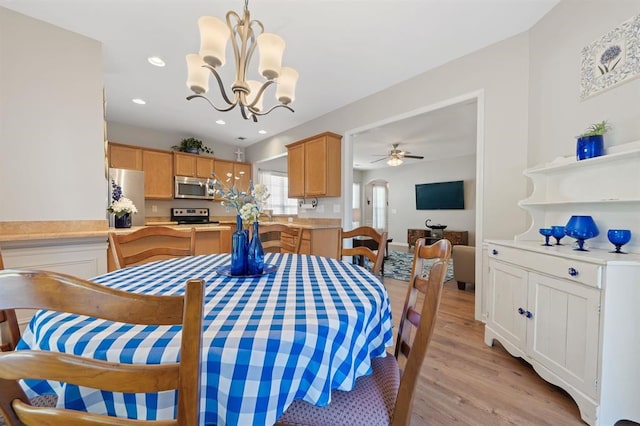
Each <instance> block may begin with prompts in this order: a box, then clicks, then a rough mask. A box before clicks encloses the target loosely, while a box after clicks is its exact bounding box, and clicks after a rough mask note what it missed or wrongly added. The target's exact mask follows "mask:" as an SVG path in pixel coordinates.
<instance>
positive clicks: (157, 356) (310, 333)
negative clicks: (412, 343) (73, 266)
mask: <svg viewBox="0 0 640 426" xmlns="http://www.w3.org/2000/svg"><path fill="white" fill-rule="evenodd" d="M229 262H230V257H229V255H228V254H222V255H205V256H194V257H186V258H177V259H171V260H166V261H160V262H154V263H149V264H145V265H141V266H137V267H130V268H125V269H120V270H118V271H114V272H111V273H108V274H105V275H101V276H99V277H96V278H95V279H94V281H96V282H98V283H102V284H104V285H108V286H110V287H113V288H118V289H121V290H127V291H131V292H136V293H149V294H182V293H183V292H184V285H185V283H186V281H187V280H188V279H191V278H197V279H203V280H205V282H206V297H205V308H204V312H205V318H204V335H203V358H202V394H201V398H202V399H201V407H200V408H201V410H202V413H203V415H202V416H201V421H202V424H207V425H208V424H217V425H271V424H273V423H274V422H275V421H276V420H277V419H278V417H280V415H281V414H282V413H283V412H284V411H285V410H286V408H287V407H288V406H289V405H290V404H291V402H292V401H293V400H294V399H304V400H305V401H308V402H310V403H312V404H315V405H319V406H324V405H326V404H328V403H329V402H330V401H331V390H332V389H340V390H350V389H352V388H353V385H354V384H355V380H356V378H357V377H359V376H362V375H366V374H370V373H371V362H370V359H371V358H374V357H380V356H384V355H385V348H386V347H388V346H391V345H392V343H393V335H392V321H391V306H390V304H389V298H388V295H387V292H386V290H385V289H384V286H383V285H382V283H381V282H380V281H379V280H378V279H377V278H376V277H374V276H373V275H371V274H370V273H369V272H367V271H365V270H364V269H363V268H361V267H359V266H356V265H352V264H349V263H347V262H342V261H338V260H335V259H330V258H325V257H318V256H307V255H292V254H272V253H268V254H267V255H266V257H265V262H266V263H270V264H274V265H277V271H276V272H275V273H272V274H269V275H263V276H261V277H257V278H233V277H227V276H224V275H221V274H219V273H217V272H216V269H217V268H218V267H221V266H224V265H228V264H229ZM180 330H181V327H179V326H177V327H175V326H174V327H169V326H132V325H125V324H121V323H113V322H109V321H102V320H96V319H93V318H87V317H83V316H78V315H70V314H61V313H55V312H46V311H41V312H38V313H37V314H36V315H35V316H34V318H33V319H32V321H31V323H30V324H29V327H28V329H27V330H26V331H25V333H24V335H23V339H22V341H21V343H20V344H19V347H18V349H27V348H32V349H44V350H53V351H60V352H68V353H74V354H76V355H83V356H88V357H94V358H99V359H104V360H108V361H117V362H132V363H151V364H153V363H161V362H175V361H176V359H178V356H179V347H180ZM25 388H26V389H25V390H26V391H27V394H28V396H34V395H36V394H39V393H40V394H41V393H51V391H53V392H55V393H57V394H58V395H59V398H60V404H62V405H64V406H65V407H67V408H74V409H81V410H88V411H92V412H98V413H109V414H112V415H118V416H124V417H138V418H148V419H156V418H158V419H159V418H171V417H173V416H174V410H175V405H176V394H175V392H174V391H169V392H161V393H158V394H112V393H107V392H100V391H96V390H93V389H88V388H79V387H77V386H74V385H68V384H64V383H57V382H42V381H38V382H36V381H27V382H26V384H25Z"/></svg>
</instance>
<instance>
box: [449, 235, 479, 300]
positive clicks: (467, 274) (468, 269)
mask: <svg viewBox="0 0 640 426" xmlns="http://www.w3.org/2000/svg"><path fill="white" fill-rule="evenodd" d="M451 260H453V279H454V280H456V281H457V282H458V289H459V290H464V289H465V288H466V285H467V283H468V284H474V285H475V283H476V248H475V247H473V246H464V245H455V246H453V248H452V249H451Z"/></svg>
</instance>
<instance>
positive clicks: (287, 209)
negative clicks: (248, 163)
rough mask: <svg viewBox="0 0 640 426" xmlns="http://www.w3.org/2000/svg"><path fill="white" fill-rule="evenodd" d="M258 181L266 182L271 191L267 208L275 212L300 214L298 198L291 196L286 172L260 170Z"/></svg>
mask: <svg viewBox="0 0 640 426" xmlns="http://www.w3.org/2000/svg"><path fill="white" fill-rule="evenodd" d="M258 182H260V183H263V184H265V185H266V186H267V188H269V192H270V193H271V196H270V197H269V199H268V200H267V205H266V206H265V209H268V210H271V211H273V214H298V200H296V199H295V198H289V179H288V178H287V174H286V173H283V172H276V171H270V170H258Z"/></svg>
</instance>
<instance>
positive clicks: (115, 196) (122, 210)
mask: <svg viewBox="0 0 640 426" xmlns="http://www.w3.org/2000/svg"><path fill="white" fill-rule="evenodd" d="M111 188H112V189H113V193H112V194H111V204H109V207H108V208H107V211H108V212H109V213H113V214H115V215H116V216H117V217H122V216H124V215H125V214H127V213H133V214H135V213H138V209H137V208H136V206H135V204H133V201H131V200H130V199H128V198H127V197H123V196H122V187H121V186H120V185H118V184H117V183H116V182H115V181H114V180H113V179H111Z"/></svg>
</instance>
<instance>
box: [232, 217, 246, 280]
mask: <svg viewBox="0 0 640 426" xmlns="http://www.w3.org/2000/svg"><path fill="white" fill-rule="evenodd" d="M247 248H248V244H247V233H246V232H245V231H244V230H243V229H242V217H241V216H240V215H238V216H236V231H235V232H234V233H233V235H231V275H236V276H237V275H247Z"/></svg>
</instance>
